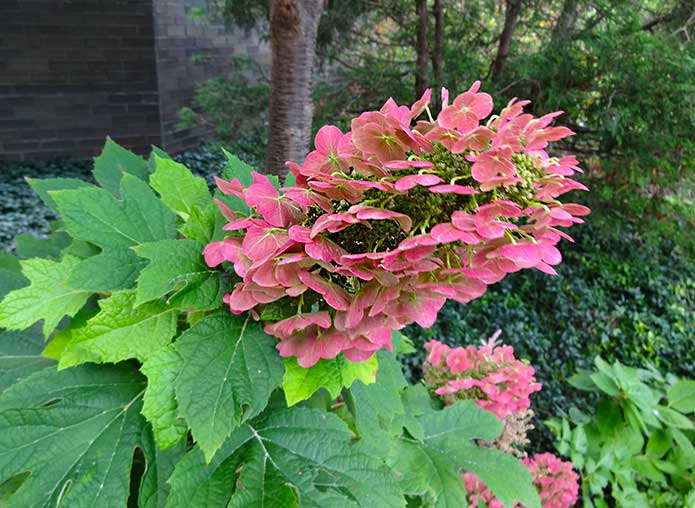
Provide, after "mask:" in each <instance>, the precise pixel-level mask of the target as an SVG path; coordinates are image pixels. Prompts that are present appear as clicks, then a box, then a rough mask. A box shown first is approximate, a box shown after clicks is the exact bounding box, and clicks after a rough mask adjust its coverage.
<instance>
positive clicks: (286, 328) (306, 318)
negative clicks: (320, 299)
mask: <svg viewBox="0 0 695 508" xmlns="http://www.w3.org/2000/svg"><path fill="white" fill-rule="evenodd" d="M311 325H316V326H318V327H319V328H323V329H326V328H330V326H331V315H330V314H329V313H328V312H327V311H325V310H324V311H319V312H310V313H307V314H297V315H296V316H292V317H290V318H287V319H283V320H282V321H277V322H276V323H272V324H267V325H266V326H265V329H264V330H265V332H266V333H267V334H269V335H274V336H275V337H279V338H281V339H289V338H290V337H291V336H292V334H294V333H295V332H297V331H300V330H304V329H305V328H308V327H309V326H311Z"/></svg>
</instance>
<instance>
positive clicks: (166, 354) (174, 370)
mask: <svg viewBox="0 0 695 508" xmlns="http://www.w3.org/2000/svg"><path fill="white" fill-rule="evenodd" d="M181 364H182V360H181V356H180V355H179V354H178V353H177V352H176V350H175V349H174V348H173V347H166V348H163V349H160V350H159V351H157V352H156V353H154V354H153V355H151V356H150V357H149V358H148V359H147V360H146V361H145V362H144V363H143V365H142V368H141V369H140V371H141V372H142V373H143V374H144V375H145V376H147V389H146V391H145V396H144V398H143V405H142V414H143V416H144V417H145V418H147V420H148V421H149V422H150V423H151V424H152V430H153V432H154V437H155V439H156V440H157V444H158V445H159V447H160V448H161V449H162V450H165V449H167V448H170V447H171V446H174V445H175V444H176V443H178V442H179V441H181V439H183V437H184V436H185V435H186V434H187V433H188V427H187V425H186V423H185V422H184V421H183V420H182V419H181V418H180V417H179V416H178V412H177V409H178V405H177V402H176V397H175V394H174V384H175V382H176V378H177V376H178V375H179V372H180V371H181V366H182V365H181Z"/></svg>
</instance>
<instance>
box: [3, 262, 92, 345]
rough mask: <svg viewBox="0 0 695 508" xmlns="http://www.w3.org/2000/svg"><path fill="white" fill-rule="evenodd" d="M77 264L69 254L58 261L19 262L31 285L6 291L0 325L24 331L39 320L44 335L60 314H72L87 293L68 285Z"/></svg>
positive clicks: (81, 303) (50, 329)
mask: <svg viewBox="0 0 695 508" xmlns="http://www.w3.org/2000/svg"><path fill="white" fill-rule="evenodd" d="M78 264H79V260H78V259H77V258H75V257H73V256H65V257H64V258H63V260H62V261H60V262H57V261H50V260H48V259H40V258H36V259H28V260H26V261H22V262H21V265H22V275H24V276H25V277H26V278H27V279H29V281H30V282H31V284H30V285H29V286H27V287H24V288H21V289H17V290H15V291H12V292H10V293H9V294H8V295H7V296H6V297H5V298H4V299H3V301H2V304H1V305H0V327H3V328H7V329H8V330H24V329H26V328H29V326H31V325H32V324H34V323H36V322H37V321H40V320H42V319H43V322H44V323H43V334H44V336H45V337H48V336H49V335H50V334H51V332H52V331H53V330H54V329H55V327H56V326H58V323H59V322H60V320H61V319H62V318H63V316H66V315H67V316H74V315H75V313H76V312H77V311H78V310H80V308H82V306H83V305H84V304H85V303H86V301H87V298H88V297H89V293H88V292H86V291H83V290H81V289H75V288H73V287H71V286H69V285H68V283H67V278H68V277H69V275H70V272H71V271H72V270H73V269H74V268H75V267H76V266H77V265H78Z"/></svg>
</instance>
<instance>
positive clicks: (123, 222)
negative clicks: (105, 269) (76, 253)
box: [49, 173, 176, 249]
mask: <svg viewBox="0 0 695 508" xmlns="http://www.w3.org/2000/svg"><path fill="white" fill-rule="evenodd" d="M120 192H121V195H122V196H123V199H122V200H120V201H119V200H117V199H116V198H114V197H113V196H112V195H111V193H109V192H108V191H106V190H104V189H101V188H98V187H88V188H81V189H74V190H56V191H49V195H50V196H51V197H52V198H53V199H54V200H55V202H56V204H57V207H58V211H59V212H60V213H61V214H62V216H63V218H64V220H65V229H66V231H67V232H68V233H69V234H70V236H72V237H73V238H75V239H77V240H84V241H85V242H90V243H93V244H95V245H97V246H98V247H100V248H102V249H118V248H121V249H128V248H130V247H132V246H133V245H139V244H141V243H145V242H152V241H156V240H163V239H166V238H176V220H175V216H174V214H173V212H172V211H171V210H170V209H168V208H167V207H166V206H165V205H164V204H163V203H162V202H161V201H160V200H159V199H157V197H156V195H155V193H154V191H152V189H151V188H150V187H149V186H148V185H147V183H145V182H143V181H142V180H140V179H139V178H137V177H134V176H132V175H131V174H130V173H125V174H124V175H123V178H122V180H121V185H120Z"/></svg>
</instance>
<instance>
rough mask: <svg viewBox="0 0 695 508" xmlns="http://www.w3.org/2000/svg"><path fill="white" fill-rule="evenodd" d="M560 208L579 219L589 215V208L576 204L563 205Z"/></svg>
mask: <svg viewBox="0 0 695 508" xmlns="http://www.w3.org/2000/svg"><path fill="white" fill-rule="evenodd" d="M562 208H563V210H565V211H566V212H569V213H571V214H572V215H574V216H575V217H577V216H579V217H581V216H583V215H589V214H590V213H591V210H590V209H589V208H587V207H586V206H583V205H578V204H576V203H565V204H563V205H562Z"/></svg>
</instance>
